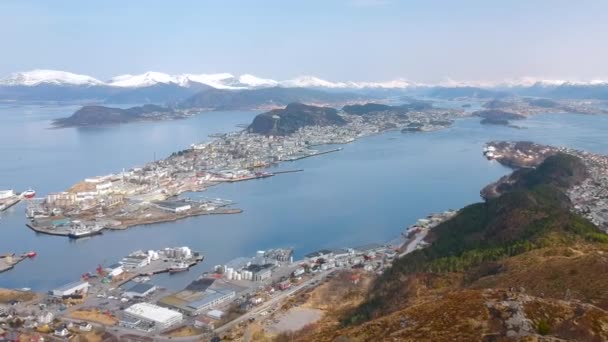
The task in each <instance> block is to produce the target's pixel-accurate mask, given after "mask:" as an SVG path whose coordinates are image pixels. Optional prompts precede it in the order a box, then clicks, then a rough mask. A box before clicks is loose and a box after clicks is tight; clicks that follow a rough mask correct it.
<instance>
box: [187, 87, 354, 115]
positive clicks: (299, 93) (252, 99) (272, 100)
mask: <svg viewBox="0 0 608 342" xmlns="http://www.w3.org/2000/svg"><path fill="white" fill-rule="evenodd" d="M364 98H366V97H364V96H361V95H356V94H351V93H336V92H326V91H321V90H314V89H306V88H282V87H273V88H262V89H244V90H227V89H206V90H203V91H201V92H199V93H197V94H195V95H193V96H191V97H189V98H188V99H186V100H184V101H182V102H181V103H180V107H182V108H204V109H212V110H236V109H241V110H246V109H248V110H251V109H258V108H268V107H282V106H286V105H288V104H290V103H293V102H300V103H308V104H344V103H348V102H350V101H355V100H360V99H364Z"/></svg>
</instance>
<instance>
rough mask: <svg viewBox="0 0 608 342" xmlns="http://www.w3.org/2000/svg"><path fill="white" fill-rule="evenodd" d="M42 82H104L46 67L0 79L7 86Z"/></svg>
mask: <svg viewBox="0 0 608 342" xmlns="http://www.w3.org/2000/svg"><path fill="white" fill-rule="evenodd" d="M40 84H53V85H75V86H97V85H103V84H104V82H102V81H100V80H98V79H96V78H93V77H91V76H87V75H78V74H74V73H71V72H67V71H57V70H44V69H36V70H31V71H25V72H15V73H13V74H11V75H9V76H8V77H6V78H4V79H0V85H7V86H37V85H40Z"/></svg>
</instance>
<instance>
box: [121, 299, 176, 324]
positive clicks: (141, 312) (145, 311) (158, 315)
mask: <svg viewBox="0 0 608 342" xmlns="http://www.w3.org/2000/svg"><path fill="white" fill-rule="evenodd" d="M124 313H125V316H126V317H127V318H131V319H133V320H140V321H142V322H146V323H150V324H152V325H154V329H155V330H164V329H166V328H168V327H170V326H172V325H175V324H177V323H180V322H181V321H182V320H183V315H182V314H181V313H179V312H176V311H173V310H169V309H166V308H163V307H160V306H157V305H154V304H150V303H137V304H133V305H131V306H130V307H128V308H127V309H125V311H124Z"/></svg>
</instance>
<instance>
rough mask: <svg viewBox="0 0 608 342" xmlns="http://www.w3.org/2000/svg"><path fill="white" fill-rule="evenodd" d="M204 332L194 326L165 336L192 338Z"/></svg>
mask: <svg viewBox="0 0 608 342" xmlns="http://www.w3.org/2000/svg"><path fill="white" fill-rule="evenodd" d="M202 333H203V331H202V330H200V329H197V328H195V327H192V326H183V327H179V328H176V329H173V330H171V331H167V332H166V333H164V334H163V336H168V337H190V336H196V335H200V334H202Z"/></svg>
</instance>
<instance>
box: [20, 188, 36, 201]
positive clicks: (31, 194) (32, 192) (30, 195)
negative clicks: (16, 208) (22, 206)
mask: <svg viewBox="0 0 608 342" xmlns="http://www.w3.org/2000/svg"><path fill="white" fill-rule="evenodd" d="M21 196H22V197H23V198H27V199H30V198H34V197H35V196H36V191H35V190H32V189H27V190H25V191H24V192H22V193H21Z"/></svg>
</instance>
